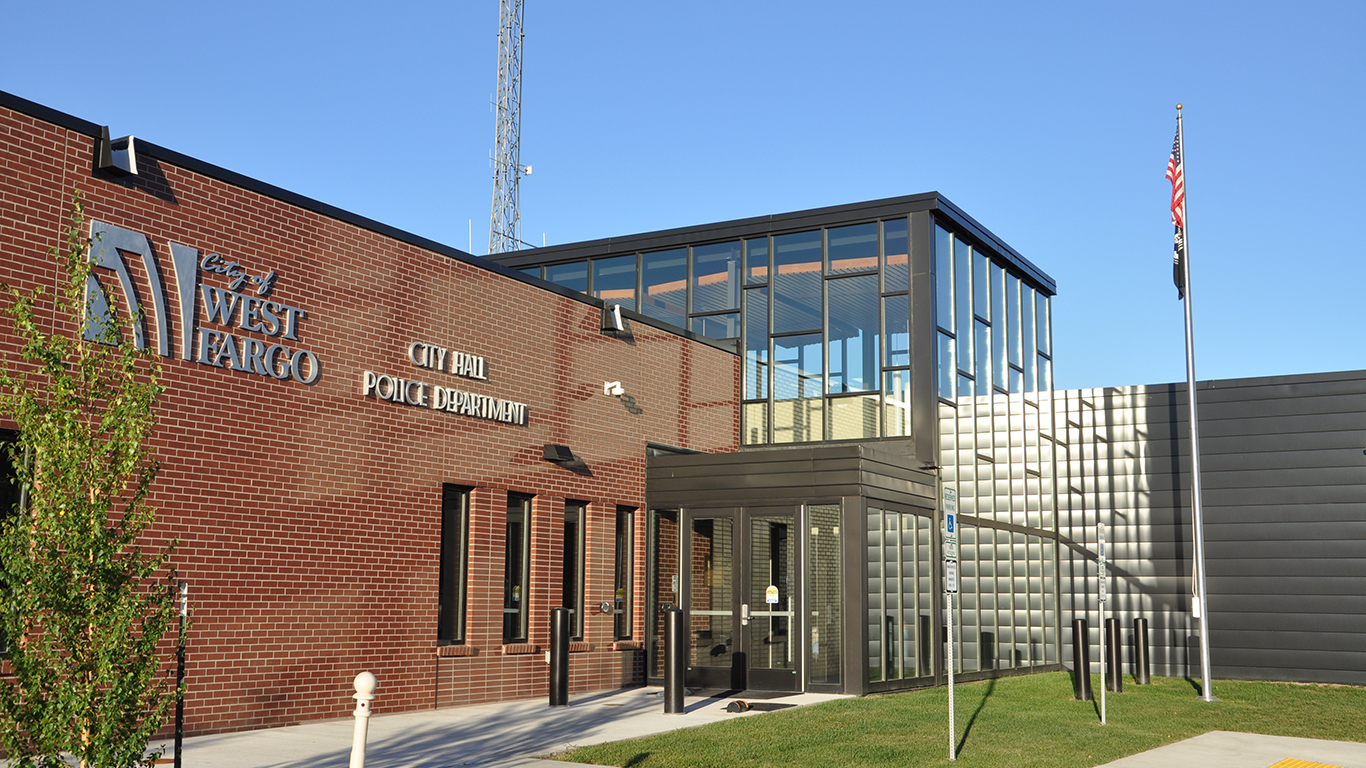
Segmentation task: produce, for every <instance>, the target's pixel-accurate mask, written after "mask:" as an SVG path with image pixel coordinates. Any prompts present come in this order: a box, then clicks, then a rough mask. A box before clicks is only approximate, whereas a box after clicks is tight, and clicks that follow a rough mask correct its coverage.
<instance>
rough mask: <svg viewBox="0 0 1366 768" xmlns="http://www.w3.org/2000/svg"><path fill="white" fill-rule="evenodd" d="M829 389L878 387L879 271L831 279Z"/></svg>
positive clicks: (845, 389)
mask: <svg viewBox="0 0 1366 768" xmlns="http://www.w3.org/2000/svg"><path fill="white" fill-rule="evenodd" d="M827 290H828V291H829V302H830V305H829V306H830V310H829V311H830V317H829V325H828V338H829V340H830V342H829V344H830V393H831V394H840V393H842V392H865V391H870V390H873V389H876V388H877V384H878V365H877V360H878V346H879V343H880V339H879V335H880V334H879V332H878V318H877V310H878V307H877V275H863V276H860V277H846V278H842V279H839V280H831V281H829V285H828V286H827Z"/></svg>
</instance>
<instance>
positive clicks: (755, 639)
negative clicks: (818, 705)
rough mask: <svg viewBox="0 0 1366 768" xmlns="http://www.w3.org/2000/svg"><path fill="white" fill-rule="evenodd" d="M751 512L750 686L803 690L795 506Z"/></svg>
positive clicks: (746, 604) (747, 597)
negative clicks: (793, 510) (790, 508)
mask: <svg viewBox="0 0 1366 768" xmlns="http://www.w3.org/2000/svg"><path fill="white" fill-rule="evenodd" d="M747 511H748V512H749V514H747V515H746V516H745V517H746V519H747V523H748V525H747V528H748V533H749V541H748V544H749V546H748V550H749V551H748V555H749V562H748V563H747V565H748V571H749V573H748V576H749V578H748V583H747V584H746V585H745V592H746V594H744V596H743V599H744V603H742V604H741V609H740V610H741V613H740V621H741V624H742V627H743V628H742V633H741V634H742V635H745V636H746V637H747V641H748V642H747V647H748V667H749V669H748V686H747V687H749V688H753V689H756V690H766V691H796V690H800V689H801V676H800V675H799V674H798V667H799V660H800V659H801V657H802V652H801V648H800V646H798V645H797V643H798V642H799V641H800V638H801V633H800V631H799V630H798V627H797V617H798V613H797V602H798V591H797V573H798V571H797V552H798V549H797V525H796V518H795V516H794V514H793V512H792V511H790V510H747ZM746 609H748V610H746ZM746 613H748V622H747V623H748V626H743V625H745V624H746V618H745V616H746Z"/></svg>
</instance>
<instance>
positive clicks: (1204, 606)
mask: <svg viewBox="0 0 1366 768" xmlns="http://www.w3.org/2000/svg"><path fill="white" fill-rule="evenodd" d="M1176 143H1177V145H1178V147H1179V149H1180V153H1181V179H1182V184H1183V185H1185V183H1186V170H1185V169H1186V136H1185V131H1184V130H1183V129H1182V123H1181V105H1180V104H1177V105H1176ZM1186 188H1187V189H1189V186H1187V187H1186ZM1188 199H1189V198H1188ZM1182 208H1183V209H1184V212H1185V216H1184V220H1183V221H1182V223H1181V224H1182V226H1181V255H1182V259H1181V271H1182V280H1183V281H1184V283H1185V288H1186V290H1185V294H1186V399H1187V400H1189V401H1190V424H1191V518H1192V525H1193V527H1194V528H1195V599H1196V601H1197V603H1196V607H1195V610H1194V611H1193V613H1195V614H1196V615H1197V616H1198V617H1199V619H1200V676H1201V685H1200V700H1201V701H1218V699H1216V698H1215V697H1214V690H1213V688H1211V687H1210V677H1209V601H1208V600H1207V599H1206V596H1205V520H1204V514H1203V511H1202V510H1201V507H1200V417H1199V414H1198V411H1197V409H1196V403H1195V333H1194V330H1193V328H1192V321H1191V259H1190V210H1189V208H1186V206H1184V205H1183V206H1182Z"/></svg>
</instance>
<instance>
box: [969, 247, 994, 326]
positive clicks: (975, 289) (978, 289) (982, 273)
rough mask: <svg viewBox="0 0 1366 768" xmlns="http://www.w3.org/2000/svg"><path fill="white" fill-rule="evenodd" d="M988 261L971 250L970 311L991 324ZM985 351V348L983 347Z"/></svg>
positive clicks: (983, 254)
mask: <svg viewBox="0 0 1366 768" xmlns="http://www.w3.org/2000/svg"><path fill="white" fill-rule="evenodd" d="M990 261H991V260H990V259H988V258H987V255H986V254H985V253H982V252H981V251H979V250H976V249H973V252H972V311H973V312H975V313H977V314H978V315H979V316H980V317H981V318H982V319H983V320H986V321H987V322H991V300H990V297H989V294H990V293H991V291H990V286H991V280H990V279H989V278H988V276H987V273H988V271H989V269H988V265H989V264H990ZM983 349H985V347H983Z"/></svg>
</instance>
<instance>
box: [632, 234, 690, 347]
mask: <svg viewBox="0 0 1366 768" xmlns="http://www.w3.org/2000/svg"><path fill="white" fill-rule="evenodd" d="M640 265H641V267H640V272H641V274H640V311H641V312H642V313H643V314H646V315H649V316H650V317H653V318H656V319H659V320H663V321H664V322H666V323H672V324H674V325H676V326H678V327H680V328H684V327H686V326H687V322H686V321H685V318H686V317H687V310H686V309H685V308H686V307H687V305H688V303H687V296H688V251H687V249H686V248H676V249H674V250H672V251H659V252H657V253H646V254H643V255H642V256H641V257H640Z"/></svg>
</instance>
